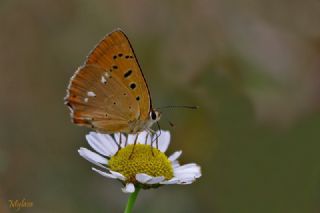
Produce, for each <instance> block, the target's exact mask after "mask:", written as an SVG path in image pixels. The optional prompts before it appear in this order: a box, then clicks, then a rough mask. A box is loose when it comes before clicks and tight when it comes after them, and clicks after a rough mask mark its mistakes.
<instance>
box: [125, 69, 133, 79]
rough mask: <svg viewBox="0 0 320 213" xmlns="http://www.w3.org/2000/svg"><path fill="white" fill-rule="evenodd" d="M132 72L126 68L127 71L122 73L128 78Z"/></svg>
mask: <svg viewBox="0 0 320 213" xmlns="http://www.w3.org/2000/svg"><path fill="white" fill-rule="evenodd" d="M131 74H132V70H128V71H127V72H125V73H124V75H123V76H124V77H125V78H128V77H129V76H130V75H131Z"/></svg>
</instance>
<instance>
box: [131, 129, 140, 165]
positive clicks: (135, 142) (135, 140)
mask: <svg viewBox="0 0 320 213" xmlns="http://www.w3.org/2000/svg"><path fill="white" fill-rule="evenodd" d="M138 135H139V133H137V134H136V138H135V139H134V143H133V148H132V151H131V154H130V156H129V159H131V157H132V155H133V152H134V148H135V146H136V144H137V140H138Z"/></svg>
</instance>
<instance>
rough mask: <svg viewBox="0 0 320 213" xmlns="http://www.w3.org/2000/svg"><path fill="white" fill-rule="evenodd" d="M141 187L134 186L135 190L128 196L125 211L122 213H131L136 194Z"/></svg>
mask: <svg viewBox="0 0 320 213" xmlns="http://www.w3.org/2000/svg"><path fill="white" fill-rule="evenodd" d="M140 189H141V187H139V186H136V189H135V191H134V192H133V193H131V194H130V196H129V199H128V202H127V206H126V209H125V210H124V213H131V211H132V208H133V205H134V203H135V201H136V199H137V196H138V193H139V191H140Z"/></svg>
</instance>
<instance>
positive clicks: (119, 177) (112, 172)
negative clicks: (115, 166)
mask: <svg viewBox="0 0 320 213" xmlns="http://www.w3.org/2000/svg"><path fill="white" fill-rule="evenodd" d="M110 173H111V174H112V175H113V176H115V177H117V178H118V179H119V180H122V181H124V180H125V179H126V177H125V176H123V175H122V174H121V173H119V172H115V171H112V170H110Z"/></svg>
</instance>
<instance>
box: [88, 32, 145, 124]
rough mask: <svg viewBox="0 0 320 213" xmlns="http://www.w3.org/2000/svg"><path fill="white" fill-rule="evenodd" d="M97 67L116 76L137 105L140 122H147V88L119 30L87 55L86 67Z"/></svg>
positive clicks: (128, 43)
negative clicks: (92, 65)
mask: <svg viewBox="0 0 320 213" xmlns="http://www.w3.org/2000/svg"><path fill="white" fill-rule="evenodd" d="M91 64H94V65H97V66H99V67H101V68H102V69H104V70H107V71H109V72H110V73H112V75H113V76H117V77H118V78H119V79H120V82H121V83H123V85H124V86H125V87H127V88H128V89H129V91H130V93H131V94H132V95H133V96H134V99H135V101H136V102H137V103H138V104H139V109H140V117H139V119H140V120H147V119H148V118H149V112H150V108H151V100H150V95H149V90H148V86H147V84H146V81H145V79H144V76H143V73H142V71H141V69H140V66H139V63H138V61H137V59H136V57H135V54H134V52H133V49H132V47H131V44H130V42H129V40H128V38H127V37H126V35H125V34H124V33H123V32H122V31H121V30H116V31H114V32H112V33H110V34H109V35H107V36H106V37H105V38H104V39H103V40H102V41H101V42H100V43H99V44H98V45H97V46H96V47H95V48H94V49H93V51H92V52H91V53H90V54H89V56H88V58H87V61H86V65H91Z"/></svg>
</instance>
